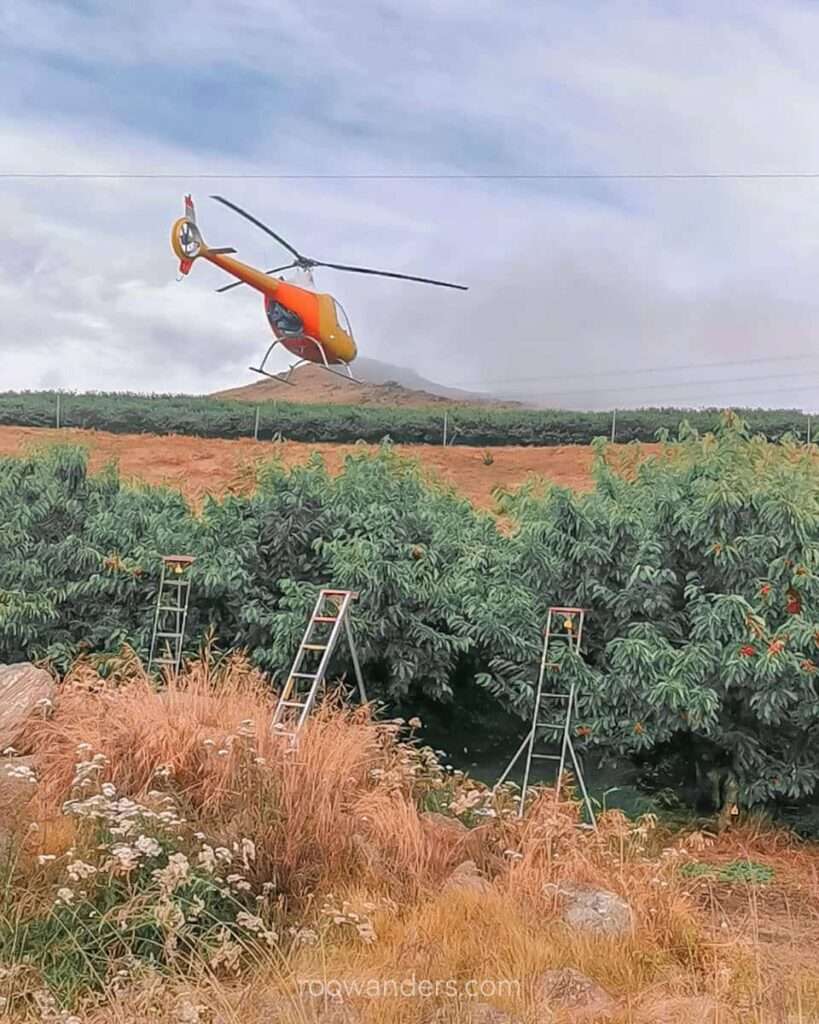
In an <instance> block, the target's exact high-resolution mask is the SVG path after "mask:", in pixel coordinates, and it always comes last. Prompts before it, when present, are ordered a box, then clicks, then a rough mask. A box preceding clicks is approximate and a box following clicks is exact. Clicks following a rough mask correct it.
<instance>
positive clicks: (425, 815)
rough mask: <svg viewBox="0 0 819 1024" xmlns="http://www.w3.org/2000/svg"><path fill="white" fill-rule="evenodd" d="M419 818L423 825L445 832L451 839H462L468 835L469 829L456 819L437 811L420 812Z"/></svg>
mask: <svg viewBox="0 0 819 1024" xmlns="http://www.w3.org/2000/svg"><path fill="white" fill-rule="evenodd" d="M419 817H420V819H421V821H422V822H424V824H425V825H428V826H430V827H431V828H432V829H433V830H435V831H438V832H445V833H447V834H448V835H450V836H452V837H453V839H463V838H465V837H466V836H467V835H468V834H469V829H468V828H467V827H466V825H464V823H463V822H462V821H460V820H459V819H458V818H451V817H449V816H448V815H446V814H440V813H439V812H438V811H422V812H421V814H420V815H419Z"/></svg>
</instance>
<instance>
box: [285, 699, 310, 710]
mask: <svg viewBox="0 0 819 1024" xmlns="http://www.w3.org/2000/svg"><path fill="white" fill-rule="evenodd" d="M279 707H280V708H306V707H307V705H306V704H303V703H302V702H301V701H299V700H280V701H279Z"/></svg>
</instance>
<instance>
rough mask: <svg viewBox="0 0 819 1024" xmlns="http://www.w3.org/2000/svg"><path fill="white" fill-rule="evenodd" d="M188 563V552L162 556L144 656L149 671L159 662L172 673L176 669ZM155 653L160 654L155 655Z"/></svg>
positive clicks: (188, 585) (182, 635)
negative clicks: (151, 632) (154, 605)
mask: <svg viewBox="0 0 819 1024" xmlns="http://www.w3.org/2000/svg"><path fill="white" fill-rule="evenodd" d="M192 564H193V558H191V556H190V555H163V557H162V575H161V576H160V579H159V592H158V594H157V598H156V612H155V614H154V628H153V634H152V636H151V653H150V657H149V658H148V671H149V672H150V671H151V669H152V668H153V666H154V665H162V666H163V667H165V668H166V669H168V670H169V671H171V672H173V673H174V674H176V673H178V672H179V667H180V665H181V663H182V644H183V642H184V638H185V624H186V622H187V620H188V602H189V600H190V595H191V581H190V575H189V573H188V570H189V569H190V567H191V565H192ZM162 641H164V645H163V644H162ZM157 654H160V655H161V656H160V657H157Z"/></svg>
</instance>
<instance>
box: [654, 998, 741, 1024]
mask: <svg viewBox="0 0 819 1024" xmlns="http://www.w3.org/2000/svg"><path fill="white" fill-rule="evenodd" d="M634 1020H635V1024H734V1022H736V1021H737V1020H739V1017H738V1015H737V1014H736V1013H735V1012H734V1011H733V1010H732V1009H731V1008H730V1007H729V1006H726V1005H725V1003H718V1002H717V1001H716V1000H715V999H712V998H711V996H673V997H669V998H666V999H663V998H655V999H654V1000H652V1001H651V1002H650V1003H649V1004H648V1005H644V1006H642V1007H641V1008H640V1009H639V1010H638V1011H637V1015H636V1016H635V1018H634Z"/></svg>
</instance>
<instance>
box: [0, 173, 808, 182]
mask: <svg viewBox="0 0 819 1024" xmlns="http://www.w3.org/2000/svg"><path fill="white" fill-rule="evenodd" d="M9 178H18V179H26V178H28V179H48V180H53V179H58V178H62V179H66V180H83V179H85V180H97V181H102V180H106V179H108V180H133V181H137V180H156V181H175V180H177V181H178V180H183V179H184V180H190V181H288V180H291V181H746V180H747V181H815V180H817V179H819V171H771V172H757V171H715V172H707V171H704V172H700V171H694V172H690V173H685V172H675V171H672V172H650V171H649V172H635V173H628V172H626V173H617V172H601V173H594V172H592V173H588V174H585V173H577V174H575V173H570V172H554V173H544V174H538V173H535V174H491V173H486V174H481V173H474V174H473V173H464V174H432V173H431V174H354V173H348V174H344V173H338V174H285V173H263V172H260V173H258V174H247V173H243V174H238V173H230V172H224V173H221V174H220V173H214V172H207V173H203V172H198V171H192V172H189V173H181V174H179V173H176V172H174V173H165V172H158V173H157V172H150V171H146V172H138V171H0V179H9Z"/></svg>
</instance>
